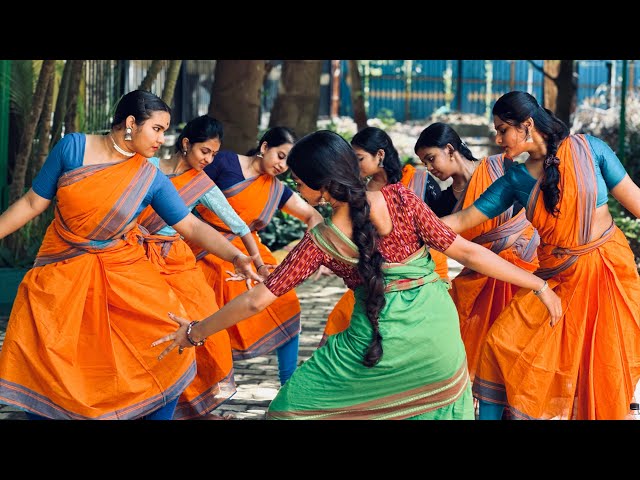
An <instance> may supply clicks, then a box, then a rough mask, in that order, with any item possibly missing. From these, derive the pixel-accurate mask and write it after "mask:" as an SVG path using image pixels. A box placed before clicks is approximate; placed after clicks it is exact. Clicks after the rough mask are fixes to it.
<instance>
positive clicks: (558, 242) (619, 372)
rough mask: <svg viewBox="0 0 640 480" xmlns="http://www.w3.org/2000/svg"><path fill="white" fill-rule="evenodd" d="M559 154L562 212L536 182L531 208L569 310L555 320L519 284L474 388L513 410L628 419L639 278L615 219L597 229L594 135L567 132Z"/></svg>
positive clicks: (635, 371)
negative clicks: (550, 207) (548, 205)
mask: <svg viewBox="0 0 640 480" xmlns="http://www.w3.org/2000/svg"><path fill="white" fill-rule="evenodd" d="M557 156H558V158H559V159H560V165H559V170H560V183H559V188H560V192H561V195H560V202H559V204H558V207H559V209H560V214H559V215H558V217H553V216H551V215H549V214H548V212H547V211H546V209H545V207H544V203H543V197H542V194H541V193H540V189H539V187H540V182H538V184H536V186H535V187H534V189H533V191H532V193H531V197H530V200H529V204H528V206H527V214H528V216H529V218H530V220H531V223H532V224H533V225H534V226H535V227H536V228H537V229H538V232H539V233H540V238H541V247H540V248H539V250H538V256H539V261H540V270H539V272H542V274H541V275H542V276H545V277H547V278H549V280H548V282H549V286H550V288H553V289H554V291H555V292H556V294H558V295H559V296H560V298H561V299H562V307H563V311H564V312H565V313H564V316H563V318H562V319H561V320H560V322H559V323H558V324H557V325H555V326H554V327H550V326H549V314H548V312H547V310H546V308H545V307H544V305H543V304H542V302H540V301H539V300H538V299H537V298H536V297H535V295H534V294H533V293H532V292H530V291H526V290H524V289H523V290H521V291H519V292H518V293H517V294H516V296H515V297H514V300H513V301H512V302H511V304H510V305H509V306H508V307H507V308H506V309H505V310H504V311H503V313H502V314H501V315H500V316H499V317H498V319H497V320H496V321H495V323H494V325H493V327H492V328H491V330H490V331H489V333H488V335H487V341H486V343H485V347H484V349H483V352H482V354H481V357H480V362H479V365H478V370H477V373H476V381H475V382H474V386H473V390H474V394H475V395H476V396H477V397H479V398H483V399H485V400H488V401H491V402H496V403H502V404H505V405H508V406H509V409H510V412H511V415H512V416H513V417H514V418H524V419H529V418H534V419H551V418H553V419H598V420H604V419H606V420H614V419H622V418H624V416H625V414H626V412H627V410H628V408H629V403H630V401H631V400H632V398H633V393H634V389H635V386H636V385H637V383H638V380H639V378H640V340H639V339H640V320H639V319H640V279H639V278H638V272H637V270H636V266H635V262H634V256H633V253H632V251H631V249H630V248H629V243H628V242H627V240H626V238H625V236H624V234H623V233H622V232H621V231H620V230H619V229H618V228H617V227H616V226H615V225H612V226H611V228H610V229H609V230H608V231H607V232H605V234H604V235H603V238H602V239H592V238H591V232H592V225H593V218H594V217H595V208H596V195H597V186H596V180H595V171H594V165H593V160H592V158H591V149H590V147H589V145H588V140H587V139H586V138H585V137H584V136H582V135H573V136H570V137H569V138H568V139H565V140H564V141H563V142H562V143H561V145H560V147H559V149H558V153H557Z"/></svg>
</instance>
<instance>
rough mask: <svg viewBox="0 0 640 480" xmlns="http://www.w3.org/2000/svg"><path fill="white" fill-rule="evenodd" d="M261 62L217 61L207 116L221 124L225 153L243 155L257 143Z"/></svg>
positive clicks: (262, 73) (262, 72)
mask: <svg viewBox="0 0 640 480" xmlns="http://www.w3.org/2000/svg"><path fill="white" fill-rule="evenodd" d="M264 65H265V63H264V60H218V61H216V69H215V78H214V80H213V86H212V87H211V102H210V103H209V112H208V113H209V115H211V116H212V117H215V118H216V119H218V120H220V121H221V122H222V123H223V125H224V142H223V146H224V149H225V150H232V151H234V152H238V153H241V154H242V153H245V152H246V151H248V150H250V149H251V148H254V147H255V146H256V145H257V143H258V124H259V118H258V115H259V111H260V94H261V93H262V83H263V80H264V69H265V66H264Z"/></svg>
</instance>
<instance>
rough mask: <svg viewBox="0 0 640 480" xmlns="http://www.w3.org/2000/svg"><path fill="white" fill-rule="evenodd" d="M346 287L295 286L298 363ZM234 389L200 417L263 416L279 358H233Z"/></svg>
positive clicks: (11, 415) (10, 412)
mask: <svg viewBox="0 0 640 480" xmlns="http://www.w3.org/2000/svg"><path fill="white" fill-rule="evenodd" d="M449 269H450V276H451V277H452V278H453V277H454V276H455V275H456V274H457V273H458V272H459V271H460V265H459V264H457V263H456V262H454V261H452V260H449ZM346 290H347V288H346V287H345V286H344V283H343V282H342V280H341V279H339V278H338V277H336V276H333V275H331V276H323V277H320V278H319V279H318V280H315V281H314V280H307V281H306V282H304V283H302V284H301V285H299V286H298V288H297V289H296V292H297V293H298V297H299V299H300V304H301V307H302V314H301V323H302V333H301V336H300V350H299V355H298V365H301V364H302V363H303V362H304V361H305V360H307V359H308V358H309V357H310V356H311V354H312V353H313V352H314V351H315V349H316V348H317V346H318V343H319V342H320V339H321V338H322V332H323V331H324V324H325V321H326V318H327V315H328V314H329V312H330V311H331V310H332V309H333V307H334V305H335V304H336V303H337V302H338V300H339V299H340V297H341V296H342V294H343V293H344V292H345V291H346ZM6 325H7V318H6V317H0V345H2V342H3V341H4V336H5V329H6ZM234 370H235V380H236V385H237V390H238V391H237V392H236V393H235V395H234V396H233V397H231V398H230V399H228V400H227V401H226V402H225V403H223V404H222V405H220V406H219V407H218V408H216V409H215V410H214V411H213V412H212V413H213V415H208V416H205V417H203V420H206V419H209V418H218V416H219V415H222V416H223V417H224V416H227V417H228V416H232V419H236V420H264V419H265V417H266V411H267V408H268V407H269V403H270V402H271V400H273V398H274V397H275V396H276V393H277V392H278V388H279V386H280V382H279V380H278V360H277V357H276V354H275V352H274V353H270V354H268V355H264V356H261V357H256V358H251V359H247V360H241V361H236V362H235V364H234ZM25 419H26V415H25V413H24V412H22V411H21V410H18V409H16V408H14V407H11V406H8V405H2V404H0V420H25Z"/></svg>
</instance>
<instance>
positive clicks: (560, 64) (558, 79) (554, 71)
mask: <svg viewBox="0 0 640 480" xmlns="http://www.w3.org/2000/svg"><path fill="white" fill-rule="evenodd" d="M573 64H574V61H573V60H545V61H544V65H543V68H544V73H545V76H544V107H545V108H548V109H549V110H551V111H552V112H553V113H555V114H556V115H557V117H558V118H559V119H560V120H562V121H563V122H565V123H566V124H567V125H568V126H570V125H571V124H570V120H571V114H572V113H573V112H574V111H575V108H576V100H577V98H576V97H577V91H578V87H577V84H576V80H575V78H574V75H573V71H574V65H573Z"/></svg>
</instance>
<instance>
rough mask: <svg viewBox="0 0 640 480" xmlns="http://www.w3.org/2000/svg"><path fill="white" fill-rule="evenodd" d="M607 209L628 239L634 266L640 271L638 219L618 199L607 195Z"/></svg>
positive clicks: (639, 225)
mask: <svg viewBox="0 0 640 480" xmlns="http://www.w3.org/2000/svg"><path fill="white" fill-rule="evenodd" d="M609 210H610V211H611V216H612V217H613V221H614V222H615V224H616V225H617V226H618V228H619V229H620V230H622V233H624V235H625V237H627V240H628V241H629V246H630V247H631V250H632V251H633V255H634V256H635V260H636V266H637V267H638V270H639V271H640V220H638V219H637V218H633V217H630V216H629V214H628V213H627V211H626V210H625V209H624V208H623V207H622V205H620V203H618V201H617V200H616V199H615V198H613V197H612V196H611V195H609Z"/></svg>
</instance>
